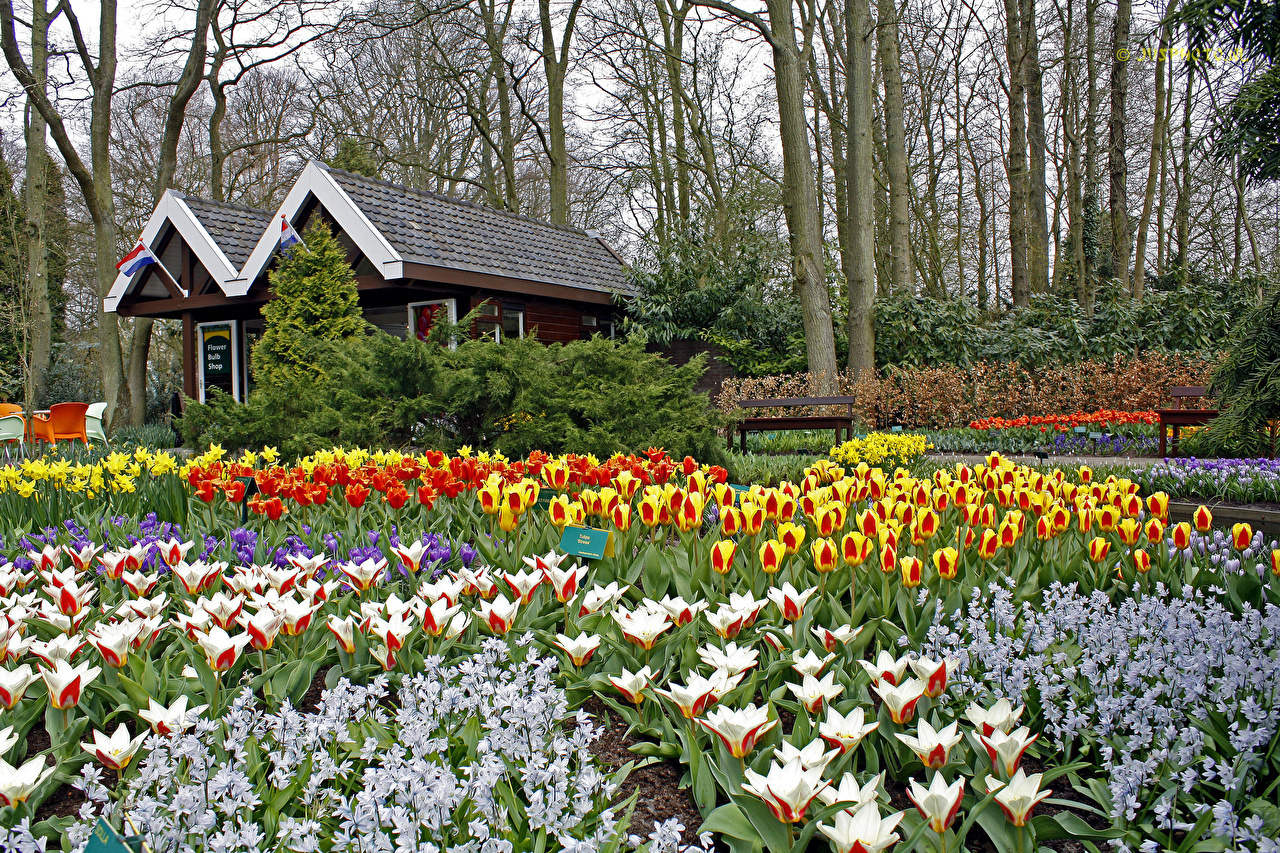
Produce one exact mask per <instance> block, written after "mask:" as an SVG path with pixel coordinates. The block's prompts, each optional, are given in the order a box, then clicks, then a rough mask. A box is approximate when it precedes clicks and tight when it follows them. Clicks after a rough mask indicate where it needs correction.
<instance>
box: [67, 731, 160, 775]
mask: <svg viewBox="0 0 1280 853" xmlns="http://www.w3.org/2000/svg"><path fill="white" fill-rule="evenodd" d="M146 737H147V733H146V732H145V731H144V732H143V733H142V734H140V735H138V736H137V737H135V738H130V737H129V730H128V729H126V728H125V727H124V726H123V725H120V726H118V727H117V728H116V731H115V734H113V735H111V736H110V737H108V736H107V735H106V734H104V733H103V732H100V731H98V730H97V729H94V730H93V743H85V742H83V741H81V742H80V747H81V749H83V750H84V751H85V752H87V753H89V754H90V755H92V756H93V757H94V758H96V759H98V762H99V763H100V764H102V766H103V767H107V768H110V769H111V770H115V771H116V772H119V771H121V770H123V769H125V768H126V767H128V766H129V762H130V761H132V760H133V756H134V755H136V754H137V752H138V748H139V747H141V746H142V742H143V741H144V740H146Z"/></svg>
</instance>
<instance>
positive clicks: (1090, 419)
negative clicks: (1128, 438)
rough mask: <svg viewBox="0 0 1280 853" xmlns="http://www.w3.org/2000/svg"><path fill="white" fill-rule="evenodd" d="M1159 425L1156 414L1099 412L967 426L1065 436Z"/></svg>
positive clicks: (980, 421)
mask: <svg viewBox="0 0 1280 853" xmlns="http://www.w3.org/2000/svg"><path fill="white" fill-rule="evenodd" d="M1159 422H1160V416H1159V415H1157V414H1156V413H1155V412H1118V411H1115V410H1113V409H1099V410H1098V411H1096V412H1073V413H1071V414H1069V415H1023V416H1022V417H1018V418H1012V419H1008V420H1006V419H1005V418H1000V417H995V418H980V419H978V420H975V421H970V422H969V428H970V429H977V430H991V429H1019V428H1023V427H1044V428H1045V431H1047V430H1057V431H1058V432H1066V431H1067V430H1069V429H1075V428H1076V427H1081V426H1084V427H1088V426H1099V427H1112V426H1131V425H1134V424H1146V425H1148V426H1154V425H1156V424H1158V423H1159Z"/></svg>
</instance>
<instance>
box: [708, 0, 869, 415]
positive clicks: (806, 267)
mask: <svg viewBox="0 0 1280 853" xmlns="http://www.w3.org/2000/svg"><path fill="white" fill-rule="evenodd" d="M860 2H863V3H865V2H866V0H860ZM697 5H700V6H706V7H708V8H711V9H716V10H718V11H720V12H723V13H725V14H727V15H731V16H732V17H733V18H734V19H736V20H738V21H740V22H742V23H743V24H745V25H747V26H750V27H751V28H752V29H754V30H755V31H756V32H757V33H759V34H760V36H761V37H762V38H763V39H764V40H765V41H766V42H767V43H768V45H769V47H770V48H771V50H772V51H773V62H774V67H773V74H774V85H775V87H776V88H777V98H778V126H779V133H780V141H781V147H782V203H783V207H784V208H785V210H786V214H787V227H788V231H789V232H790V236H791V255H792V260H793V262H794V265H795V281H796V290H797V291H798V295H799V298H800V307H801V310H802V312H803V318H804V332H805V348H806V352H807V355H808V362H809V374H810V376H811V377H812V378H811V383H812V390H813V392H814V393H817V394H823V393H830V392H831V391H833V390H834V388H835V381H836V358H835V332H834V327H833V324H832V321H831V294H830V293H829V291H828V290H827V281H826V271H825V267H824V264H823V252H822V233H821V227H822V226H821V219H820V217H819V214H818V195H817V188H816V185H815V182H814V174H813V157H812V154H811V153H810V149H809V134H808V129H807V126H806V120H805V85H804V80H805V74H806V71H807V69H808V66H809V54H810V52H811V51H812V50H813V31H814V27H815V26H816V25H817V21H818V18H819V17H820V16H821V15H822V14H823V8H822V6H821V4H820V3H819V2H818V0H800V2H799V3H798V7H795V8H793V4H792V0H767V2H766V4H765V8H766V14H765V16H764V17H762V16H760V15H757V14H755V13H753V12H748V11H746V10H744V9H740V8H738V7H737V6H734V5H733V4H731V3H728V2H723V0H697ZM797 11H798V13H799V18H800V20H799V21H798V22H797V20H796V14H797ZM797 23H799V25H800V32H801V35H800V37H799V38H797V37H796V30H797V26H796V25H797ZM869 36H870V33H869V32H868V33H867V34H866V37H869ZM850 303H851V304H852V300H850ZM854 334H855V332H853V330H851V334H850V352H851V353H852V351H853V347H854V344H853V341H852V339H853V337H854ZM858 346H859V347H860V349H861V350H863V351H865V349H866V341H865V340H861V341H859V343H858ZM874 346H875V345H874V342H872V343H871V349H872V351H873V352H874Z"/></svg>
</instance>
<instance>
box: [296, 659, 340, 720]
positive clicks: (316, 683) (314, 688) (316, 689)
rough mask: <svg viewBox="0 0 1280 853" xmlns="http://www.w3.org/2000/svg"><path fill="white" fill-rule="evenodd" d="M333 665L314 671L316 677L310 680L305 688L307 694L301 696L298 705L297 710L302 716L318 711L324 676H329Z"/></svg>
mask: <svg viewBox="0 0 1280 853" xmlns="http://www.w3.org/2000/svg"><path fill="white" fill-rule="evenodd" d="M333 666H334V665H333V664H329V665H328V666H322V667H320V668H319V669H318V670H316V677H315V678H313V679H311V686H310V687H308V688H307V692H306V693H304V694H303V696H302V701H300V702H299V703H298V710H299V711H300V712H302V713H303V714H314V713H315V712H316V711H318V710H320V697H321V696H323V695H324V691H325V686H324V679H325V676H326V675H328V674H329V670H330V669H331V668H332V667H333Z"/></svg>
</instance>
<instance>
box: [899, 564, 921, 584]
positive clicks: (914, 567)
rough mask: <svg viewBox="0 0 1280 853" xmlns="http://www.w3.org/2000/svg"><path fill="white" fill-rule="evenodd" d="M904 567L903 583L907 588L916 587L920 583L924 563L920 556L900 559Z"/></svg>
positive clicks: (901, 565)
mask: <svg viewBox="0 0 1280 853" xmlns="http://www.w3.org/2000/svg"><path fill="white" fill-rule="evenodd" d="M898 563H899V566H900V568H901V569H902V585H903V586H905V587H906V588H907V589H915V588H916V587H918V586H919V585H920V579H921V574H922V569H923V567H924V564H923V563H921V562H920V558H919V557H903V558H902V559H901V560H899V561H898Z"/></svg>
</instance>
